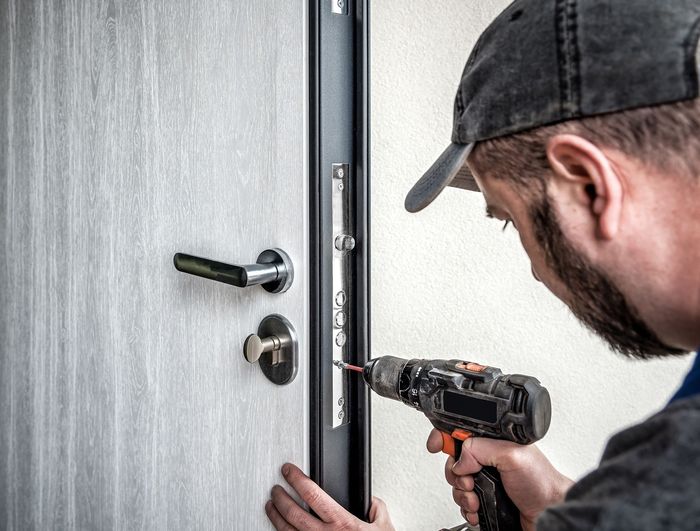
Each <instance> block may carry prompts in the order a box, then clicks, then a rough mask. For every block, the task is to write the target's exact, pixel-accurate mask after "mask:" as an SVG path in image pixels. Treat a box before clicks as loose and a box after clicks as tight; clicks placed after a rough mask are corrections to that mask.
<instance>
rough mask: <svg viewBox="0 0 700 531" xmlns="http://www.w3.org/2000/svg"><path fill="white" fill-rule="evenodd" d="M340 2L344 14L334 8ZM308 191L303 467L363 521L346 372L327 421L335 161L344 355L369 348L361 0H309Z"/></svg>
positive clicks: (364, 476)
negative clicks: (344, 221) (346, 272)
mask: <svg viewBox="0 0 700 531" xmlns="http://www.w3.org/2000/svg"><path fill="white" fill-rule="evenodd" d="M343 2H345V3H346V9H347V14H337V13H334V12H333V9H332V8H333V7H334V4H335V7H337V6H338V5H340V6H342V4H343ZM308 10H309V12H308V21H309V26H308V28H309V30H308V37H309V42H308V46H309V52H308V53H309V55H308V57H309V63H308V64H309V67H308V71H309V80H308V82H309V116H308V119H309V179H310V182H309V190H310V201H309V208H310V214H309V215H310V229H311V241H310V256H309V266H310V288H311V297H310V301H311V308H310V341H309V344H310V373H309V382H310V389H309V391H310V408H311V411H310V428H311V434H310V452H311V456H310V473H311V477H312V479H314V481H316V482H317V483H318V484H319V485H320V486H321V487H323V488H324V489H325V490H326V491H327V492H328V493H329V494H330V495H331V496H333V498H334V499H336V500H337V501H338V502H339V503H340V504H341V505H343V506H344V507H345V508H346V509H348V510H349V511H350V512H352V513H353V514H354V515H355V516H357V517H359V518H362V519H365V518H366V517H367V513H368V510H369V505H370V498H371V476H370V465H371V447H370V404H369V392H368V389H367V388H366V386H365V385H364V383H363V382H362V378H358V377H357V376H349V377H348V388H347V401H346V412H345V414H346V415H347V420H348V422H347V423H346V424H343V425H342V426H340V427H337V428H335V429H333V428H332V426H331V425H330V423H329V422H328V419H330V418H331V415H332V413H333V412H332V410H331V409H332V407H333V393H332V387H331V386H332V376H333V372H332V371H337V370H339V369H337V368H335V367H334V366H333V365H332V361H333V340H334V337H335V334H336V333H337V329H334V327H333V323H332V320H333V311H334V310H333V302H332V301H333V286H332V276H333V270H332V259H333V249H332V244H333V228H332V217H331V216H332V212H331V192H332V186H333V182H332V177H331V165H332V164H333V163H349V164H350V179H349V180H348V182H347V184H348V186H349V191H348V193H349V194H350V201H351V210H352V211H353V217H354V237H355V240H356V246H355V248H354V250H353V251H352V252H351V253H350V256H351V258H350V267H351V271H352V279H353V281H352V282H351V286H350V289H349V293H348V313H349V322H350V323H351V326H350V327H349V328H348V330H347V345H348V352H349V353H353V354H350V355H349V359H348V360H347V361H349V362H350V363H355V364H360V365H361V364H364V363H365V362H366V361H367V360H368V359H369V358H370V357H371V356H370V325H369V322H370V321H369V316H370V267H369V265H370V240H369V238H370V216H369V206H370V203H369V197H370V195H369V194H370V165H369V161H370V136H369V113H370V107H369V104H370V99H369V43H370V40H369V0H322V1H319V2H315V1H313V0H311V1H310V2H309V3H308Z"/></svg>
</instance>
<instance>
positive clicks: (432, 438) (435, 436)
mask: <svg viewBox="0 0 700 531" xmlns="http://www.w3.org/2000/svg"><path fill="white" fill-rule="evenodd" d="M425 446H426V447H427V448H428V451H429V452H430V453H431V454H436V453H438V452H442V434H441V433H440V432H439V431H438V430H436V429H435V428H433V430H432V431H431V432H430V435H428V442H426V444H425Z"/></svg>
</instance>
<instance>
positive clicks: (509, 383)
mask: <svg viewBox="0 0 700 531" xmlns="http://www.w3.org/2000/svg"><path fill="white" fill-rule="evenodd" d="M337 365H338V366H339V367H341V368H344V369H352V370H356V371H358V372H359V371H360V370H361V371H362V376H363V378H364V381H365V383H366V384H367V385H369V387H370V388H371V389H372V390H373V391H374V392H376V393H377V394H379V395H381V396H385V397H387V398H391V399H393V400H400V401H401V402H403V403H404V404H406V405H408V406H411V407H413V408H415V409H417V410H418V411H422V412H423V414H424V415H425V416H426V417H428V420H430V422H431V423H432V424H433V426H435V427H436V428H437V429H438V430H440V432H441V433H442V440H443V452H445V453H447V454H449V455H451V456H452V457H454V458H455V459H459V456H460V453H461V450H462V443H463V442H464V441H465V440H467V439H468V438H469V437H473V436H478V437H490V438H493V439H502V440H507V441H514V442H516V443H519V444H530V443H533V442H535V441H538V440H539V439H541V438H542V437H544V435H545V433H547V430H548V429H549V422H550V419H551V413H552V407H551V402H550V399H549V393H548V392H547V389H545V388H544V387H542V385H540V382H539V381H538V380H537V379H535V378H533V377H532V376H523V375H521V374H503V373H502V372H501V371H500V369H496V368H494V367H487V366H484V365H480V364H478V363H472V362H467V361H461V360H419V359H412V360H406V359H402V358H397V357H394V356H383V357H380V358H375V359H373V360H371V361H369V362H367V364H366V365H365V366H364V367H363V368H359V367H354V366H351V365H347V364H345V363H341V362H339V363H337ZM474 491H475V492H476V494H477V496H478V497H479V512H478V515H479V527H480V529H481V531H510V530H520V529H522V527H521V525H520V512H519V511H518V509H517V507H516V506H515V504H513V502H512V501H511V499H510V498H509V497H508V496H507V494H506V492H505V490H504V488H503V484H502V483H501V477H500V475H499V473H498V471H497V470H496V468H495V467H484V468H482V470H481V471H480V472H479V473H478V474H476V475H475V476H474Z"/></svg>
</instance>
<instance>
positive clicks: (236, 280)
mask: <svg viewBox="0 0 700 531" xmlns="http://www.w3.org/2000/svg"><path fill="white" fill-rule="evenodd" d="M173 263H174V264H175V269H177V270H178V271H182V272H183V273H189V274H190V275H196V276H198V277H202V278H208V279H210V280H216V281H217V282H223V283H224V284H230V285H232V286H236V287H238V288H247V287H249V286H256V285H258V284H261V285H262V287H263V288H264V289H265V290H266V291H269V292H270V293H284V292H285V291H287V290H288V289H289V288H290V287H291V285H292V281H293V280H294V267H293V266H292V261H291V259H290V258H289V256H288V255H287V253H285V252H284V251H283V250H282V249H267V250H265V251H263V252H262V253H260V255H259V256H258V259H257V261H256V263H255V264H251V265H242V266H241V265H230V264H224V263H222V262H215V261H214V260H209V259H207V258H200V257H198V256H192V255H189V254H183V253H176V254H175V256H174V257H173Z"/></svg>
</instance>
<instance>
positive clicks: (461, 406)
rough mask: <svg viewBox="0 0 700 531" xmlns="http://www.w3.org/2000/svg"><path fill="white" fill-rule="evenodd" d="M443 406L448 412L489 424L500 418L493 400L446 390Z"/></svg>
mask: <svg viewBox="0 0 700 531" xmlns="http://www.w3.org/2000/svg"><path fill="white" fill-rule="evenodd" d="M442 408H443V409H444V410H445V412H446V413H451V414H453V415H459V416H460V417H465V418H469V419H473V420H476V421H478V422H484V423H487V424H494V423H495V422H496V421H497V420H498V406H497V404H496V402H494V401H493V400H482V399H480V398H474V397H472V396H466V395H461V394H458V393H453V392H451V391H445V392H444V393H443V394H442Z"/></svg>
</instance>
